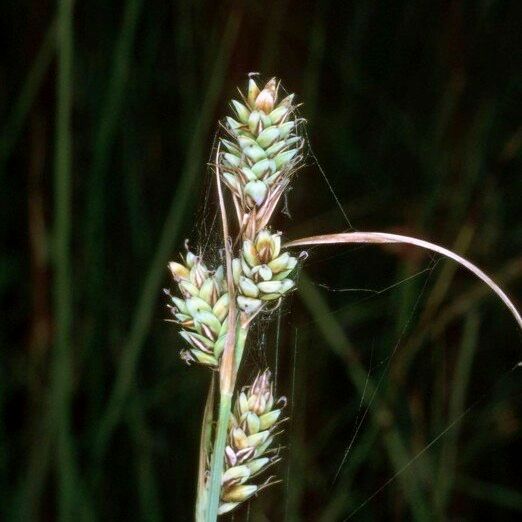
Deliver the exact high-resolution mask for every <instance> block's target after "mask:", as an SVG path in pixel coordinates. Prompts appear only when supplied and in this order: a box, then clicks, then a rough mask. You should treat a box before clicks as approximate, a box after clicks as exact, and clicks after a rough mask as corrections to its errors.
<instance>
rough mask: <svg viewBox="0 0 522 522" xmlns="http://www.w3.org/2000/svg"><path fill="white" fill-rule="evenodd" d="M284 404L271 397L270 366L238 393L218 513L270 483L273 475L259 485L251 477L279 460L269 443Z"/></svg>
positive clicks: (284, 401) (226, 450) (233, 506)
mask: <svg viewBox="0 0 522 522" xmlns="http://www.w3.org/2000/svg"><path fill="white" fill-rule="evenodd" d="M285 404H286V399H285V398H284V397H281V398H279V399H278V400H277V401H275V399H274V395H273V384H272V382H271V375H270V371H269V370H266V371H264V372H263V373H261V374H260V375H258V376H257V377H256V379H255V380H254V382H253V383H252V385H251V386H249V387H247V388H244V389H243V391H242V392H241V393H240V394H239V396H238V398H237V400H236V403H235V407H234V411H233V413H232V416H231V421H230V427H229V435H228V445H227V447H226V449H225V472H224V473H223V478H222V488H221V503H220V507H219V513H220V514H223V513H227V512H229V511H231V510H233V509H234V508H236V507H237V506H238V505H239V504H241V502H244V501H245V500H247V499H248V498H250V497H251V496H252V495H254V494H256V493H257V492H259V491H260V490H261V489H263V488H265V487H267V486H268V485H270V484H271V483H272V481H273V479H272V477H269V478H268V479H267V480H265V481H264V482H263V483H262V484H261V485H257V484H252V483H250V480H251V479H253V478H254V477H256V476H257V475H259V474H260V473H262V472H263V471H265V470H266V468H267V467H268V466H270V465H271V464H273V463H274V462H275V461H277V460H278V457H277V453H276V450H270V449H269V447H270V446H271V444H272V443H273V440H274V437H275V436H276V435H277V434H276V433H275V429H276V428H277V426H278V425H279V424H280V422H281V421H280V420H279V419H280V417H281V411H282V408H283V407H284V406H285Z"/></svg>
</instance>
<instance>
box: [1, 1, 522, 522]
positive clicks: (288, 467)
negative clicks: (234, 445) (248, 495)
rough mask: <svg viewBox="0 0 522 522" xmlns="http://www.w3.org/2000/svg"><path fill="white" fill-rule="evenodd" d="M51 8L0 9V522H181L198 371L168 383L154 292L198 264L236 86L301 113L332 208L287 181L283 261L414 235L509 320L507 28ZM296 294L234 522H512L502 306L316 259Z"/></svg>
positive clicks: (472, 18) (174, 353)
mask: <svg viewBox="0 0 522 522" xmlns="http://www.w3.org/2000/svg"><path fill="white" fill-rule="evenodd" d="M66 7H67V4H66V3H60V2H58V3H57V4H55V3H52V2H48V1H38V2H34V1H33V2H27V1H20V2H9V1H7V2H3V3H2V8H1V10H2V14H1V17H0V34H1V35H2V36H1V39H2V40H3V44H2V50H1V56H2V58H1V62H0V176H1V177H0V183H1V196H2V198H1V202H0V236H1V239H2V249H1V253H0V300H1V304H2V313H1V315H0V354H1V355H0V358H1V359H0V360H1V374H0V413H1V416H2V421H1V423H0V480H1V484H0V495H1V499H0V500H1V501H0V518H2V519H3V520H8V521H11V520H12V521H16V520H24V521H26V520H56V519H60V518H61V519H62V520H144V521H151V522H152V521H154V522H156V521H161V520H176V521H177V520H180V521H185V520H190V519H191V517H192V509H193V504H194V490H195V474H196V462H197V448H198V437H199V424H200V419H201V413H202V407H203V403H204V397H205V394H206V388H207V385H208V381H209V372H208V371H207V370H206V369H205V368H199V367H192V368H187V367H186V366H185V365H184V364H183V363H182V362H181V361H180V360H179V358H178V352H179V349H180V347H181V345H182V343H181V340H180V339H179V337H178V335H177V332H176V327H175V326H173V325H171V324H169V323H165V322H163V321H162V319H163V318H165V317H166V310H165V308H164V305H165V300H164V297H163V296H162V293H161V288H162V286H166V285H169V284H170V282H169V279H168V274H167V271H166V269H165V266H166V263H167V261H168V259H170V258H173V257H175V256H176V255H177V254H176V252H177V251H179V250H182V245H183V240H184V238H185V237H189V238H191V240H192V243H193V244H195V243H197V242H198V241H202V240H206V239H207V238H202V237H201V236H202V231H203V232H204V230H205V228H204V227H203V225H204V223H208V221H209V220H212V218H213V217H214V209H215V195H214V186H213V185H212V184H211V178H210V177H209V174H208V172H207V169H206V163H207V161H208V159H209V157H210V151H211V147H212V143H213V138H214V135H215V132H216V130H217V129H218V125H217V122H218V120H219V119H221V118H223V117H224V116H225V115H226V114H228V111H229V108H228V100H229V99H230V98H231V97H232V96H236V91H235V88H236V86H237V85H239V86H241V87H242V88H244V87H245V86H246V78H247V76H246V74H247V73H248V72H251V71H260V72H261V73H262V78H264V79H268V78H270V76H271V75H276V76H278V77H280V78H281V79H282V81H283V84H284V86H285V88H286V89H287V90H288V91H290V92H295V93H297V99H298V101H300V102H302V103H303V105H302V107H301V108H300V111H301V115H302V116H303V117H305V118H306V119H307V120H308V134H309V145H310V150H313V152H314V153H315V155H316V156H317V158H318V161H319V163H320V164H321V166H322V167H323V169H324V172H325V175H326V179H327V180H328V182H329V183H330V184H331V187H332V190H333V192H332V191H331V190H330V189H329V187H328V185H327V183H326V181H325V177H324V176H323V175H322V174H321V172H320V170H319V168H318V166H317V164H316V163H315V162H314V159H313V156H312V155H311V154H309V155H308V157H307V163H308V166H307V167H306V168H305V169H303V170H302V171H301V173H300V175H299V176H298V177H297V178H296V181H295V183H294V184H293V190H292V191H291V192H290V194H289V196H288V200H287V205H288V210H289V211H290V215H291V218H289V217H287V216H285V215H283V214H280V213H279V214H277V216H276V222H275V226H276V228H278V229H281V230H283V231H284V233H285V235H286V237H290V238H297V237H300V236H302V235H306V234H314V233H325V232H337V231H342V230H346V229H351V227H353V228H355V229H358V230H381V231H392V232H402V233H407V234H410V235H417V236H419V237H423V238H426V239H430V240H432V241H435V242H437V243H440V244H442V245H445V246H448V247H449V248H453V249H454V250H456V251H457V252H459V253H461V254H463V255H465V256H468V257H469V258H470V259H472V260H473V261H474V262H476V263H477V264H478V265H479V266H481V267H483V268H484V269H485V270H486V271H487V272H488V273H489V274H491V275H493V277H494V278H495V279H496V280H497V281H498V282H499V283H501V284H502V286H504V287H505V288H506V289H507V291H508V293H509V294H510V295H512V296H513V297H516V294H517V290H520V281H521V274H522V258H521V257H520V251H521V246H522V245H521V239H522V234H521V232H522V230H521V221H520V216H519V215H517V212H518V213H519V212H520V193H521V188H522V187H521V184H520V166H521V165H520V152H521V145H522V127H521V121H520V105H519V104H520V98H521V94H522V93H521V85H522V84H521V80H522V67H521V60H520V48H521V47H520V34H521V29H522V24H521V19H520V16H519V14H518V13H517V12H516V7H517V2H506V1H501V0H487V1H486V0H484V1H475V2H471V1H470V2H429V1H420V0H415V1H409V2H407V1H402V2H397V1H383V0H380V1H370V0H360V1H355V2H331V1H327V0H321V1H319V2H291V1H284V0H280V1H274V2H269V1H267V2H255V1H254V2H238V3H234V2H205V1H198V0H194V1H190V0H187V1H179V2H163V1H149V2H144V1H142V0H128V1H126V2H116V1H111V2H107V1H97V0H92V1H87V2H78V3H77V4H76V5H75V6H74V7H73V10H72V13H68V12H67V9H66ZM60 9H61V22H60V23H59V24H58V27H67V23H68V21H69V22H71V23H72V31H71V33H70V34H68V33H67V32H65V33H64V34H62V37H60V38H58V39H57V38H56V36H57V30H56V28H57V26H56V23H55V18H56V15H57V12H58V11H59V10H60ZM57 10H58V11H57ZM60 24H62V25H60ZM60 64H61V65H60ZM59 85H61V86H62V87H61V88H60V89H58V90H57V87H58V86H59ZM517 102H518V103H517ZM68 107H70V109H71V124H70V125H69V124H68V119H67V108H68ZM517 111H518V112H517ZM68 158H69V160H70V161H69V160H68ZM333 193H334V194H335V197H336V198H338V202H339V204H337V202H336V200H335V198H334V196H333ZM69 196H70V197H69ZM340 207H342V209H343V211H344V212H345V213H346V216H347V217H348V218H349V220H350V224H348V222H347V220H346V219H345V217H344V216H343V212H341V209H340ZM210 240H211V241H212V242H214V243H216V244H217V242H218V240H219V238H218V237H212V238H210ZM299 287H300V290H299V292H298V293H296V294H294V295H293V296H292V297H291V298H290V299H289V300H288V302H287V305H286V307H285V309H284V311H283V312H284V313H282V314H280V315H279V316H276V317H274V318H273V319H274V322H273V323H272V327H271V328H268V327H266V325H263V326H260V327H259V328H258V330H257V335H256V337H255V338H254V339H253V342H252V343H251V344H250V348H249V352H248V355H247V357H246V362H245V371H244V375H243V376H242V377H241V378H242V380H243V382H246V380H247V379H248V378H249V377H250V376H251V375H253V373H255V371H256V370H257V369H258V368H262V367H263V366H264V365H266V364H269V365H270V366H271V367H272V368H273V369H274V368H275V367H276V366H277V388H278V392H279V393H283V394H286V395H287V396H289V398H290V399H291V401H290V405H289V410H288V411H289V413H290V415H291V419H290V421H289V422H288V424H287V430H286V433H285V434H284V435H283V437H282V439H281V443H282V445H284V446H285V449H284V450H283V452H282V455H283V457H284V459H283V462H282V463H281V464H280V465H278V466H277V469H276V470H275V472H276V473H277V474H278V475H279V476H280V477H281V478H282V479H283V481H284V482H283V484H281V485H277V486H274V487H272V488H271V489H270V490H268V491H266V492H264V493H263V494H262V495H260V497H259V498H258V499H257V500H255V501H253V502H252V503H251V506H250V508H248V509H247V508H242V509H241V510H240V511H238V512H237V514H236V515H235V520H238V521H243V520H248V519H249V520H252V521H263V520H271V521H278V520H284V521H296V520H310V521H321V522H328V521H332V522H334V521H340V520H344V519H345V518H346V517H348V516H349V515H350V514H351V513H352V512H353V511H354V510H356V509H358V508H359V507H360V510H358V511H357V513H356V514H354V515H353V520H368V521H374V520H401V521H402V520H455V521H456V520H459V521H460V520H517V519H519V517H520V512H521V511H522V493H521V486H522V483H521V474H520V462H518V463H517V462H516V459H515V452H516V450H517V449H520V424H521V385H520V378H521V373H520V372H521V370H514V371H511V369H512V368H513V367H514V366H515V364H516V363H517V361H519V360H520V359H521V357H520V336H519V333H518V331H517V327H516V324H515V322H514V321H513V318H512V317H511V316H510V315H509V313H508V312H507V311H506V309H505V308H504V307H503V306H502V305H501V303H500V301H499V300H498V299H497V298H495V297H494V296H493V295H492V293H491V292H490V291H489V290H488V289H487V288H486V287H485V286H484V285H483V284H482V283H480V282H479V281H478V280H476V279H475V278H474V277H473V276H471V275H470V274H469V273H467V272H466V271H464V270H462V269H458V268H457V267H456V266H455V265H454V264H453V263H449V262H445V261H443V260H442V259H440V258H438V257H433V256H430V255H428V254H425V253H423V252H421V251H418V250H416V249H414V248H412V247H395V248H390V247H388V248H381V247H378V246H366V247H349V248H348V247H332V248H324V249H322V250H319V249H314V250H312V251H311V252H310V257H309V260H308V262H307V263H306V265H305V268H304V270H303V272H302V273H301V277H300V281H299ZM350 289H352V290H353V289H362V290H360V291H348V290H350ZM341 290H342V291H341ZM368 290H377V291H380V290H385V291H383V292H369V291H368ZM278 322H279V325H280V327H279V329H277V328H275V326H274V325H275V324H277V323H278ZM278 339H279V343H277V340H278ZM376 388H377V392H376V393H375V394H374V390H375V389H376ZM368 405H369V406H368ZM468 407H471V409H470V410H469V411H466V409H467V408H468ZM465 411H466V413H465V414H464V415H463V416H462V417H461V415H462V412H465ZM457 419H460V421H459V422H457V423H455V424H454V425H452V423H453V422H454V421H455V420H457ZM451 425H452V427H451V429H450V430H449V431H447V432H445V433H444V431H445V430H446V428H448V427H449V426H451ZM354 432H356V434H355V435H354ZM443 433H444V434H443ZM441 434H443V435H442V436H441V437H440V438H439V439H438V440H437V441H436V443H434V444H433V445H431V446H430V447H428V448H427V445H428V444H429V443H430V442H431V441H433V440H434V439H435V438H436V437H438V436H439V435H441ZM351 441H353V444H352V445H351V449H350V451H349V453H348V456H347V458H346V461H345V464H344V466H343V467H342V468H341V470H340V472H339V474H338V477H337V479H335V477H336V472H337V470H338V468H339V467H340V464H341V462H342V460H343V455H344V454H345V451H346V450H347V448H348V447H349V445H350V442H351ZM424 450H425V451H424ZM421 451H422V452H423V453H422V454H421V455H420V456H419V458H417V459H416V460H415V462H413V463H411V464H410V465H409V466H408V467H407V468H405V466H406V465H407V463H408V462H410V460H411V459H412V458H413V457H414V456H415V455H417V454H419V452H421ZM392 478H393V480H391V481H390V482H389V483H388V481H389V480H390V479H392ZM382 486H385V487H383V488H382V490H381V491H379V490H380V488H381V487H382ZM376 492H378V493H377V494H375V493H376ZM374 494H375V496H373V495H374Z"/></svg>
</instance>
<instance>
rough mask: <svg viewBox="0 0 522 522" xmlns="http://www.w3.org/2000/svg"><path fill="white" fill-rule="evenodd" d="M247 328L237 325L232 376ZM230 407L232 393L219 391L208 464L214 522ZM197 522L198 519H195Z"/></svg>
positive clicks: (212, 521)
mask: <svg viewBox="0 0 522 522" xmlns="http://www.w3.org/2000/svg"><path fill="white" fill-rule="evenodd" d="M247 333H248V330H247V329H246V328H242V327H240V326H238V329H237V337H236V346H235V350H234V353H235V357H234V360H235V367H234V378H233V382H235V377H236V376H237V372H238V370H239V365H240V364H241V359H242V357H243V350H244V348H245V341H246V338H247ZM231 408H232V393H230V392H229V393H221V397H220V400H219V416H218V421H217V427H216V435H215V439H214V447H213V451H212V461H211V464H210V481H209V489H208V497H207V498H208V508H207V517H206V522H216V520H217V517H218V508H219V497H220V493H221V476H222V475H223V465H224V461H225V446H226V442H227V434H228V424H229V420H230V411H231ZM197 522H199V521H197Z"/></svg>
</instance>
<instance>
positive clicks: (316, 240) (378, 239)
mask: <svg viewBox="0 0 522 522" xmlns="http://www.w3.org/2000/svg"><path fill="white" fill-rule="evenodd" d="M340 243H344V244H347V243H348V244H349V243H379V244H382V243H407V244H410V245H414V246H418V247H421V248H425V249H427V250H431V251H432V252H437V253H438V254H442V255H444V256H446V257H449V258H450V259H453V260H454V261H456V262H457V263H460V264H461V265H462V266H464V267H466V268H467V269H468V270H469V271H470V272H472V273H473V274H475V275H476V276H477V277H478V278H479V279H482V281H484V283H486V284H487V285H488V286H489V287H490V288H491V289H492V290H493V291H494V292H495V293H496V294H497V295H498V296H499V297H500V299H501V300H502V301H503V303H504V304H505V305H506V307H507V308H508V309H509V311H510V312H511V314H512V315H513V317H514V318H515V320H516V322H517V323H518V326H519V327H520V328H521V329H522V317H521V316H520V313H519V312H518V310H517V309H516V307H515V305H514V304H513V302H512V301H511V300H510V299H509V297H508V296H507V295H506V294H505V292H504V291H503V290H502V289H501V288H500V287H499V286H498V285H497V284H496V283H495V281H493V280H492V279H491V278H490V277H489V276H488V275H486V274H485V273H484V272H483V271H482V270H480V268H478V267H477V266H475V265H474V264H473V263H470V262H469V261H468V260H467V259H465V258H463V257H461V256H459V255H458V254H456V253H455V252H452V251H451V250H448V249H447V248H444V247H441V246H439V245H436V244H434V243H430V242H429V241H424V240H422V239H417V238H414V237H409V236H401V235H399V234H388V233H386V232H346V233H340V234H325V235H320V236H311V237H306V238H302V239H295V240H293V241H290V242H289V243H287V244H286V247H296V246H304V245H332V244H340Z"/></svg>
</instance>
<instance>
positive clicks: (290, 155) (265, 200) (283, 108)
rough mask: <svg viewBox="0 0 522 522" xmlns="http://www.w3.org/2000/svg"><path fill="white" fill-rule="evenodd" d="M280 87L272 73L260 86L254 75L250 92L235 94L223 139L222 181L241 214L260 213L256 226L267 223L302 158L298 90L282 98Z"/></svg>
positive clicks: (250, 83) (221, 158)
mask: <svg viewBox="0 0 522 522" xmlns="http://www.w3.org/2000/svg"><path fill="white" fill-rule="evenodd" d="M278 87H279V85H278V84H277V82H276V79H275V78H272V79H271V80H270V81H269V82H268V83H267V84H266V85H265V87H264V89H263V90H261V91H260V90H259V87H258V86H257V84H256V82H255V81H254V80H252V79H250V82H249V87H248V94H247V96H243V94H241V96H242V98H243V101H242V102H239V101H237V100H232V103H231V105H232V108H233V110H234V117H227V119H226V122H225V128H226V130H227V136H226V137H224V138H222V139H221V146H220V148H221V154H220V156H219V167H220V171H221V174H222V178H223V181H224V183H225V184H226V185H227V186H228V187H229V188H230V190H231V192H232V194H233V196H234V198H235V200H236V206H237V207H238V208H239V209H240V212H241V213H242V214H243V216H244V215H245V214H250V213H252V211H255V213H256V216H259V219H258V220H257V222H256V223H255V225H256V226H255V227H254V226H252V230H254V229H255V230H259V229H261V228H263V227H264V226H265V225H266V223H267V222H268V220H269V218H270V215H271V214H272V212H273V209H274V207H275V205H276V204H277V202H278V200H279V198H280V197H281V195H282V193H283V191H284V189H285V188H286V187H287V185H288V183H289V180H290V177H291V176H292V174H293V173H294V172H295V170H296V168H297V167H298V166H299V164H300V163H301V161H302V154H301V149H302V146H303V139H302V138H301V137H300V136H299V135H298V133H297V123H298V121H297V120H296V117H295V105H293V99H294V95H293V94H291V95H290V96H287V97H286V98H284V99H283V100H281V101H278ZM254 221H255V220H254ZM247 235H248V234H247Z"/></svg>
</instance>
